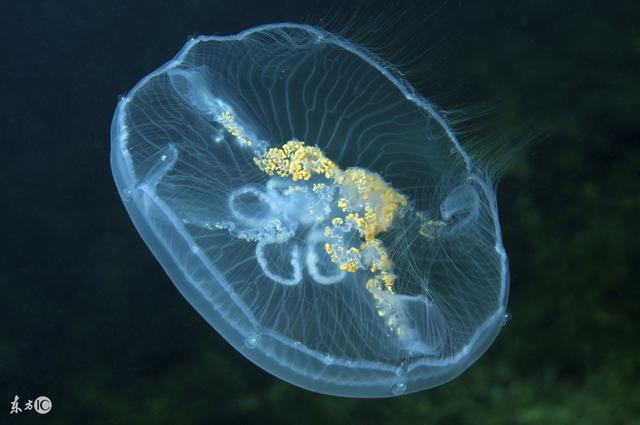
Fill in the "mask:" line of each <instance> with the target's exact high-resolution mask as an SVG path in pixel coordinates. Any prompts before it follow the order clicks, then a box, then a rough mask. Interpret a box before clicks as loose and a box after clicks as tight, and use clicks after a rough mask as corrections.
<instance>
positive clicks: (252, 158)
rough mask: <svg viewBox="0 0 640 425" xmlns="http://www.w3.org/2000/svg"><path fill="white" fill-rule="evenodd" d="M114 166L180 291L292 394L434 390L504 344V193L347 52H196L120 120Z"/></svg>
mask: <svg viewBox="0 0 640 425" xmlns="http://www.w3.org/2000/svg"><path fill="white" fill-rule="evenodd" d="M111 161H112V168H113V174H114V178H115V180H116V184H117V186H118V189H119V190H120V193H121V194H122V199H123V201H124V204H125V206H126V207H127V210H128V212H129V214H130V216H131V218H132V219H133V222H134V224H135V225H136V228H137V229H138V231H139V232H140V233H141V235H142V236H143V238H144V240H145V241H146V243H147V244H148V246H149V247H150V249H151V250H152V251H153V253H154V254H155V256H156V257H157V258H158V260H159V261H160V263H161V264H162V266H163V267H164V269H165V270H166V271H167V273H168V274H169V275H170V277H171V279H172V280H173V282H174V283H175V284H176V286H177V287H178V289H179V290H180V291H181V292H182V293H183V295H184V296H185V297H186V298H187V299H188V300H189V301H190V302H191V304H192V305H193V306H194V307H195V308H196V309H197V310H198V311H199V312H200V314H201V315H202V316H203V317H204V318H205V319H206V320H207V321H209V323H210V324H211V325H212V326H213V327H214V328H215V329H216V330H218V332H220V333H221V334H222V335H223V336H224V337H225V338H226V339H227V341H229V342H230V343H231V344H232V345H233V346H234V347H235V348H236V349H237V350H238V351H240V352H241V353H243V354H244V355H245V356H246V357H248V358H249V359H251V360H252V361H253V362H255V363H256V364H257V365H259V366H260V367H263V368H264V369H266V370H268V371H270V372H271V373H273V374H275V375H277V376H279V377H281V378H282V379H284V380H286V381H289V382H291V383H293V384H296V385H299V386H302V387H304V388H308V389H311V390H314V391H318V392H322V393H328V394H336V395H343V396H355V397H386V396H394V395H400V394H403V393H407V392H412V391H417V390H421V389H425V388H430V387H434V386H437V385H440V384H442V383H444V382H446V381H448V380H450V379H452V378H453V377H455V376H457V375H458V374H460V373H461V372H462V371H464V370H465V369H466V368H467V367H468V366H469V365H470V364H471V363H472V362H473V361H475V360H476V359H477V358H478V357H479V356H480V355H481V354H482V353H483V352H484V351H485V350H486V349H487V347H488V346H489V344H490V343H491V342H492V341H493V339H494V338H495V336H496V334H497V333H498V331H499V329H500V327H501V325H502V322H503V318H504V315H505V306H506V301H507V288H508V272H507V258H506V255H505V252H504V249H503V247H502V242H501V236H500V226H499V223H498V217H497V209H496V202H495V194H494V192H493V188H492V185H491V182H489V181H488V180H487V179H486V178H485V176H484V174H483V173H482V170H481V169H479V168H477V167H476V165H475V164H474V163H473V161H472V158H471V157H470V156H469V155H468V154H467V153H465V151H464V150H463V149H462V147H461V146H460V144H459V143H458V141H457V139H456V138H455V135H454V134H453V133H452V131H451V130H450V128H449V127H448V125H447V124H446V122H445V121H444V120H443V119H442V117H440V116H439V115H438V114H437V113H436V112H435V110H434V109H433V107H432V106H431V105H430V104H429V103H428V102H427V101H426V100H424V99H422V98H420V97H419V96H417V95H416V94H415V93H414V92H413V90H412V89H411V87H410V86H408V85H407V84H406V83H404V82H402V81H401V80H400V79H398V78H396V77H395V76H394V73H393V72H392V71H391V70H390V68H388V67H387V66H386V65H385V64H384V63H382V62H381V61H380V60H378V59H377V58H376V57H374V56H372V55H370V54H369V53H368V52H366V51H364V50H362V49H360V48H358V47H356V46H354V45H353V44H350V43H349V42H347V41H345V40H344V39H341V38H339V37H335V36H333V35H331V34H328V33H326V32H324V31H322V30H319V29H316V28H313V27H309V26H302V25H293V24H282V25H268V26H263V27H258V28H255V29H252V30H249V31H246V32H243V33H241V34H239V35H236V36H230V37H199V38H197V39H193V40H191V41H189V42H188V43H187V44H186V46H185V47H184V48H183V49H182V51H181V52H180V53H179V54H178V56H177V57H176V58H174V59H173V60H172V61H170V62H169V63H167V64H166V65H164V66H163V67H161V68H160V69H158V70H157V71H155V72H153V73H152V74H151V75H149V76H147V77H145V78H144V79H143V80H142V81H141V82H140V83H139V84H138V85H136V87H135V88H134V89H133V90H132V91H131V92H130V93H129V94H128V95H127V96H126V97H124V98H123V99H122V100H121V102H120V103H119V105H118V108H117V111H116V114H115V117H114V120H113V126H112V157H111Z"/></svg>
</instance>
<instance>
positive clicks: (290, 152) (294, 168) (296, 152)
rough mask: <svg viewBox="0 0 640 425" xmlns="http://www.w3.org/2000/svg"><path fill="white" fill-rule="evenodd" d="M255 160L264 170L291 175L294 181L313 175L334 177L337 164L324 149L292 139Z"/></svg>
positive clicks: (268, 172) (269, 172)
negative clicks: (326, 154)
mask: <svg viewBox="0 0 640 425" xmlns="http://www.w3.org/2000/svg"><path fill="white" fill-rule="evenodd" d="M253 161H254V162H255V163H256V165H257V166H258V167H259V168H260V170H262V171H263V172H265V173H267V174H269V175H273V174H277V175H278V176H280V177H291V179H292V180H293V181H298V180H309V179H311V177H312V176H316V175H321V176H324V177H325V178H327V179H329V178H331V177H333V172H334V170H336V168H337V167H336V164H335V163H334V162H333V161H331V160H330V159H327V157H325V156H324V154H323V153H322V151H321V150H320V149H318V148H315V147H311V146H304V142H300V141H295V140H292V141H290V142H287V143H285V144H284V145H282V147H279V148H271V149H269V150H267V152H266V153H265V154H264V155H263V156H260V157H255V158H254V159H253Z"/></svg>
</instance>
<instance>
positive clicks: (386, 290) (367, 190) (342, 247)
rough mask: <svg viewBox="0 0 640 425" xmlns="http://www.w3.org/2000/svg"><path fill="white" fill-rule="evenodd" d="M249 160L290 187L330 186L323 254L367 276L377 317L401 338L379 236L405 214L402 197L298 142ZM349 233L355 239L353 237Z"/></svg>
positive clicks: (389, 269) (365, 174)
mask: <svg viewBox="0 0 640 425" xmlns="http://www.w3.org/2000/svg"><path fill="white" fill-rule="evenodd" d="M253 160H254V162H255V163H256V165H257V166H258V167H259V168H260V170H262V171H263V172H264V173H265V174H267V175H271V176H272V175H277V176H278V177H281V178H284V179H291V182H292V185H294V186H295V184H294V183H293V182H302V181H305V182H306V181H308V182H309V183H310V184H312V188H313V189H312V190H313V192H319V191H321V190H325V189H326V188H333V189H332V190H333V191H334V192H335V196H333V197H332V198H331V201H330V202H331V206H330V211H331V214H330V215H329V217H330V219H329V220H328V222H327V225H326V226H325V228H324V232H323V235H324V237H325V238H326V243H325V244H324V250H325V252H326V254H327V256H328V257H329V258H330V259H331V261H332V262H333V263H335V264H337V265H338V268H339V269H340V270H342V271H345V272H349V273H355V272H357V271H359V270H362V271H365V272H367V273H370V275H369V277H368V278H366V279H367V280H366V285H365V287H366V289H367V290H368V291H369V292H370V293H371V295H372V297H373V299H374V301H375V304H376V308H377V309H378V314H379V315H380V316H381V317H384V318H385V321H386V323H387V326H388V327H389V328H390V329H391V330H392V331H393V332H395V333H397V334H398V335H400V334H401V332H402V330H401V328H400V327H399V325H398V323H397V321H398V314H397V312H395V310H394V305H393V303H392V302H390V301H389V298H388V296H389V295H392V294H394V293H395V291H394V289H393V287H394V283H395V280H396V275H395V274H394V273H393V265H392V262H391V259H390V257H389V253H388V252H387V249H386V248H385V246H384V244H383V243H382V241H381V240H380V239H378V235H379V234H381V233H383V232H385V231H387V230H388V229H389V228H390V227H391V225H392V224H393V221H394V219H396V217H399V216H402V215H403V214H404V212H405V209H406V207H407V198H406V197H405V196H404V195H402V194H401V193H399V192H397V191H396V190H394V189H393V188H392V187H391V186H390V185H388V184H387V183H386V182H385V181H384V180H383V179H382V177H380V176H379V175H378V174H376V173H373V172H371V171H368V170H366V169H363V168H356V167H353V168H348V169H346V170H341V169H340V168H339V167H338V166H337V165H336V164H335V163H334V162H333V161H331V160H330V159H328V158H327V157H326V156H325V155H324V153H323V152H322V151H321V150H320V149H318V148H317V147H311V146H305V144H304V142H302V141H297V140H294V141H289V142H287V143H285V144H284V145H282V146H281V147H277V148H270V149H268V150H267V151H266V152H265V153H264V154H261V155H260V154H259V155H257V156H255V157H254V158H253ZM298 184H299V183H298ZM294 186H292V187H294ZM354 232H355V233H356V234H357V235H358V237H353V235H354ZM385 294H386V295H385Z"/></svg>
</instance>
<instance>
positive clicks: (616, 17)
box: [0, 0, 640, 425]
mask: <svg viewBox="0 0 640 425" xmlns="http://www.w3.org/2000/svg"><path fill="white" fill-rule="evenodd" d="M0 14H1V15H0V22H1V23H2V25H0V36H1V37H0V40H1V41H0V43H2V44H1V46H2V48H1V52H2V53H1V58H2V59H1V61H0V93H1V95H0V112H1V113H0V122H1V123H2V124H1V126H0V144H1V149H2V156H1V161H2V174H1V179H2V187H3V190H2V192H3V194H4V196H3V197H2V202H1V204H0V205H1V209H0V214H1V215H0V217H1V218H2V225H1V226H0V228H2V229H3V230H2V231H0V234H1V235H2V249H1V251H0V253H1V255H0V297H1V298H0V424H4V423H7V424H10V423H33V424H141V425H144V424H187V425H190V424H214V423H237V424H261V425H265V424H332V425H338V424H350V425H351V424H353V425H357V424H375V425H382V424H467V423H468V424H539V423H545V424H640V385H639V381H640V332H639V330H640V307H639V305H638V304H639V302H640V279H639V277H640V265H639V264H640V258H639V256H638V254H639V248H640V242H639V240H640V224H639V223H640V27H639V26H638V25H639V23H640V2H637V1H632V0H629V1H613V2H606V1H585V0H567V1H544V0H542V1H540V0H535V1H534V0H530V1H521V2H511V1H503V2H500V1H487V0H481V1H480V0H479V1H449V2H447V3H445V4H438V3H436V4H435V6H434V4H425V3H424V2H421V1H416V2H366V3H362V4H361V6H360V7H355V6H353V5H350V4H349V5H342V6H340V5H339V4H333V5H327V4H323V3H318V2H316V3H312V4H311V3H305V2H303V1H283V2H267V1H264V2H258V1H254V2H249V1H241V0H228V1H217V0H207V1H205V0H182V1H160V0H154V1H151V0H145V1H122V2H121V1H106V0H103V1H97V0H84V1H62V0H59V1H14V2H7V3H4V4H3V5H2V11H1V12H0ZM322 17H324V19H322V20H321V18H322ZM279 21H293V22H312V23H313V22H315V23H318V22H323V23H326V24H328V25H334V27H337V28H340V26H341V25H342V26H344V25H346V24H349V33H350V34H353V35H355V36H357V37H360V39H362V40H365V41H368V43H369V44H370V45H371V46H372V47H375V46H382V49H381V51H380V53H382V54H383V55H385V54H387V55H388V56H389V57H391V59H392V60H394V59H398V58H399V59H400V60H401V61H403V62H404V63H405V65H404V66H402V65H403V64H402V63H401V64H400V65H401V69H402V70H403V71H407V72H408V74H407V77H408V78H409V79H410V81H411V82H414V83H416V84H417V86H418V87H420V89H421V93H422V94H423V95H424V96H426V97H428V98H432V99H435V101H436V103H438V104H440V105H441V106H443V107H444V108H447V109H453V108H457V107H460V106H463V107H470V108H469V109H466V110H465V109H464V108H463V109H462V113H461V115H462V116H464V114H465V112H466V113H468V115H472V116H475V118H474V119H472V120H471V121H469V122H467V123H466V124H464V125H463V128H465V129H466V130H467V131H466V132H465V134H463V136H462V140H463V141H465V140H467V139H468V140H471V139H474V138H476V139H477V138H478V137H480V138H486V143H487V144H491V143H493V144H494V145H495V144H496V143H497V144H504V143H507V144H509V143H512V144H515V143H518V142H520V141H522V140H526V139H533V140H534V141H537V143H535V144H534V145H533V146H532V147H530V148H529V149H528V150H527V151H526V152H525V154H524V155H523V156H521V157H519V158H517V159H516V160H515V162H514V163H513V164H512V166H511V168H509V169H508V170H507V171H506V173H505V175H504V177H503V179H502V181H501V183H500V187H499V192H498V199H499V206H500V213H501V217H502V224H503V232H504V238H505V245H506V248H507V251H508V253H509V254H510V263H511V276H512V287H511V298H510V305H509V310H510V312H511V314H512V317H513V318H512V320H511V321H510V322H509V323H508V324H507V326H506V327H505V328H504V330H503V332H502V333H501V334H500V335H499V337H498V339H497V340H496V342H495V343H494V345H493V346H492V347H491V348H490V349H489V351H488V352H487V353H486V354H485V356H483V357H482V358H481V359H480V360H479V361H478V362H477V363H476V364H475V365H474V366H473V367H472V368H471V369H470V370H468V371H467V372H466V373H464V374H463V375H462V376H460V377H459V378H457V379H456V380H455V381H453V382H451V383H449V384H446V385H444V386H442V387H440V388H437V389H434V390H430V391H426V392H421V393H417V394H412V395H408V396H405V397H400V398H395V399H387V400H356V399H341V398H334V397H329V396H322V395H317V394H314V393H310V392H307V391H304V390H301V389H298V388H296V387H293V386H291V385H289V384H286V383H284V382H281V381H279V380H278V379H275V378H273V377H272V376H270V375H269V374H267V373H265V372H263V371H262V370H261V369H259V368H257V367H255V366H253V365H252V364H251V363H250V362H249V361H248V360H246V359H244V358H243V357H242V356H241V355H240V354H238V353H237V352H235V350H233V349H232V348H231V347H230V346H229V345H228V344H226V343H225V341H224V340H222V338H221V337H220V336H219V335H218V334H217V333H216V332H215V331H214V330H213V329H212V328H210V327H209V326H208V325H207V323H206V322H205V321H204V320H203V319H201V318H200V317H199V315H198V314H197V313H196V312H195V310H193V309H192V308H191V307H190V306H189V305H188V303H187V302H186V301H185V300H184V299H183V298H182V297H181V296H180V295H179V294H178V292H177V291H176V289H175V288H174V286H173V285H172V284H171V282H170V281H169V280H168V278H167V277H166V276H165V274H164V273H163V271H162V269H161V267H160V266H159V264H158V263H157V262H156V261H155V259H154V258H153V257H152V255H151V253H150V252H149V250H148V249H147V248H146V247H145V245H144V243H143V241H142V239H141V238H140V237H139V236H138V234H137V233H136V232H135V230H134V228H133V226H132V224H131V222H130V221H129V219H128V217H127V215H126V212H125V209H124V208H123V206H122V205H121V203H120V200H119V198H118V194H117V193H116V191H115V186H114V184H113V182H112V179H111V173H110V169H109V127H110V122H111V117H112V114H113V111H114V109H115V106H116V102H117V96H118V94H122V93H126V91H127V90H129V89H130V88H131V87H132V86H133V85H134V84H135V83H136V82H137V81H139V80H140V79H141V78H142V77H143V76H145V75H146V74H148V73H149V72H151V71H152V70H154V69H156V68H157V67H158V66H160V65H161V64H163V63H164V62H166V61H168V60H169V59H170V58H171V57H173V55H174V54H175V53H176V52H177V51H178V50H179V49H180V47H181V46H182V45H183V43H184V42H185V41H186V38H187V36H189V35H193V34H214V33H215V34H220V35H222V34H231V33H237V32H238V31H240V30H243V29H246V28H249V27H252V26H255V25H258V24H263V23H269V22H279ZM391 34H400V35H399V36H398V37H397V38H395V39H394V37H392V36H391ZM400 46H402V49H401V48H400ZM403 49H404V50H403ZM399 51H400V52H399ZM424 51H426V52H427V54H426V55H424V56H423V57H422V58H421V59H420V60H418V61H414V62H413V63H412V62H411V60H409V59H410V57H408V56H407V53H406V52H409V53H410V52H424ZM394 53H395V54H394ZM403 54H404V55H405V56H404V57H403V56H402V55H403ZM478 106H479V107H478ZM478 112H481V113H480V114H478ZM15 395H18V396H19V397H20V401H21V404H22V402H24V401H26V400H27V399H29V398H31V399H33V398H35V397H37V396H38V395H47V396H48V397H50V398H51V399H52V401H53V404H54V407H53V410H52V411H51V412H50V413H49V414H48V415H46V416H45V415H38V414H36V413H35V412H33V411H31V412H23V413H22V414H20V415H17V416H16V415H13V416H11V415H9V411H10V402H11V401H12V400H13V398H14V396H15Z"/></svg>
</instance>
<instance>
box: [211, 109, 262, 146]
mask: <svg viewBox="0 0 640 425" xmlns="http://www.w3.org/2000/svg"><path fill="white" fill-rule="evenodd" d="M216 121H218V122H219V123H220V124H222V125H223V126H224V128H225V129H226V130H227V131H228V132H229V133H230V134H231V135H232V136H235V137H236V138H237V139H238V142H240V144H241V145H245V146H251V145H252V144H253V142H252V141H251V140H250V139H249V138H248V137H247V136H246V135H245V132H244V130H243V129H242V127H241V126H240V125H239V124H238V123H237V122H236V117H235V116H234V115H233V114H232V113H231V112H228V111H225V112H223V113H221V114H220V115H218V116H217V117H216Z"/></svg>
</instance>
